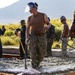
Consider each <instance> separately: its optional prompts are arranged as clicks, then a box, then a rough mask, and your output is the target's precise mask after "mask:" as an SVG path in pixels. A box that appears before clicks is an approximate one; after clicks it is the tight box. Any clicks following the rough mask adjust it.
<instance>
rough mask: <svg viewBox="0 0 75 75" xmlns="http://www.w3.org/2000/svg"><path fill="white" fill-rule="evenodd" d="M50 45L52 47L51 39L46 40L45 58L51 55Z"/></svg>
mask: <svg viewBox="0 0 75 75" xmlns="http://www.w3.org/2000/svg"><path fill="white" fill-rule="evenodd" d="M52 45H53V39H47V56H50V55H52V50H51V48H52Z"/></svg>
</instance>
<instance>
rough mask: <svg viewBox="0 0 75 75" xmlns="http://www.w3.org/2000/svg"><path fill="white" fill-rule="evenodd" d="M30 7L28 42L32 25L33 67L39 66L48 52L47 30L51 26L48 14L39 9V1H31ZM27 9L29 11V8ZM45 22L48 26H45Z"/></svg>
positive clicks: (27, 30) (27, 31) (31, 51)
mask: <svg viewBox="0 0 75 75" xmlns="http://www.w3.org/2000/svg"><path fill="white" fill-rule="evenodd" d="M28 7H29V12H30V13H31V14H32V15H31V16H29V17H28V22H27V24H28V25H27V29H26V43H27V40H28V37H29V30H30V27H31V35H32V34H33V36H32V37H31V39H30V48H31V50H30V53H31V58H32V67H33V68H37V67H38V66H39V65H40V63H41V61H42V60H43V57H44V56H45V53H46V37H45V32H46V31H47V30H48V29H49V28H50V25H49V20H48V17H47V15H46V14H44V13H41V12H38V11H37V9H38V4H37V3H33V2H29V3H28ZM25 11H27V9H26V10H25ZM45 24H46V25H47V26H45Z"/></svg>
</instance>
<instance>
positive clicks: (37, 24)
mask: <svg viewBox="0 0 75 75" xmlns="http://www.w3.org/2000/svg"><path fill="white" fill-rule="evenodd" d="M28 22H29V23H30V26H31V30H32V31H33V32H35V33H36V34H44V33H45V31H44V30H41V29H42V28H44V25H45V21H44V13H40V12H38V14H37V15H31V16H30V17H29V18H28Z"/></svg>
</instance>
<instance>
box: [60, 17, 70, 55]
mask: <svg viewBox="0 0 75 75" xmlns="http://www.w3.org/2000/svg"><path fill="white" fill-rule="evenodd" d="M60 20H61V23H62V24H63V25H64V26H63V30H62V34H61V38H62V40H63V41H62V56H67V43H68V33H69V27H68V24H67V23H66V17H65V16H61V17H60Z"/></svg>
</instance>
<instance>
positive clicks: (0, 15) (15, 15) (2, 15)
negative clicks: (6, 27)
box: [0, 0, 28, 23]
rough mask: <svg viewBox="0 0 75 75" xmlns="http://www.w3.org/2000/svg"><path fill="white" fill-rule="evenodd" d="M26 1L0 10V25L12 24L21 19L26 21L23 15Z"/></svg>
mask: <svg viewBox="0 0 75 75" xmlns="http://www.w3.org/2000/svg"><path fill="white" fill-rule="evenodd" d="M26 4H27V3H26V0H20V1H18V2H16V3H14V4H12V5H10V6H8V7H6V8H3V9H0V23H13V22H18V21H19V20H21V19H26V18H27V16H26V15H27V14H28V13H25V12H24V10H25V6H26Z"/></svg>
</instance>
